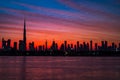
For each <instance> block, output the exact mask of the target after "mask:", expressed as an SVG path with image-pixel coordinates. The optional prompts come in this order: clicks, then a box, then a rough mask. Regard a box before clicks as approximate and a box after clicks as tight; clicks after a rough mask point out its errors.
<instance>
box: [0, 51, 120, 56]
mask: <svg viewBox="0 0 120 80" xmlns="http://www.w3.org/2000/svg"><path fill="white" fill-rule="evenodd" d="M0 56H120V51H80V52H75V51H24V52H20V51H0Z"/></svg>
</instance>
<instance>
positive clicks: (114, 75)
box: [0, 56, 120, 80]
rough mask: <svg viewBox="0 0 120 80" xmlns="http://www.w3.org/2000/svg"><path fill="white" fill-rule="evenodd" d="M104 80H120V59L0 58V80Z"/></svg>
mask: <svg viewBox="0 0 120 80" xmlns="http://www.w3.org/2000/svg"><path fill="white" fill-rule="evenodd" d="M107 79H108V80H120V57H48V56H47V57H40V56H38V57H37V56H31V57H30V56H27V57H23V56H20V57H19V56H17V57H15V56H1V57H0V80H107Z"/></svg>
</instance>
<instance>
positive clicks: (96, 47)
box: [95, 43, 98, 51]
mask: <svg viewBox="0 0 120 80" xmlns="http://www.w3.org/2000/svg"><path fill="white" fill-rule="evenodd" d="M97 50H98V44H97V43H95V51H97Z"/></svg>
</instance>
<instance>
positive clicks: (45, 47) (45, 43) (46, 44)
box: [45, 40, 48, 51]
mask: <svg viewBox="0 0 120 80" xmlns="http://www.w3.org/2000/svg"><path fill="white" fill-rule="evenodd" d="M47 45H48V43H47V40H46V42H45V50H46V51H47V49H48V47H47Z"/></svg>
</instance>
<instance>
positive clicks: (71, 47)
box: [2, 38, 120, 52]
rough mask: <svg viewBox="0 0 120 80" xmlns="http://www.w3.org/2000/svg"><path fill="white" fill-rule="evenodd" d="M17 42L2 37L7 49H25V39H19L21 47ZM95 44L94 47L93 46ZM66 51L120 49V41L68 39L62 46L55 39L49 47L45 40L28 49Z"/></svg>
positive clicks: (30, 44) (4, 47)
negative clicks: (70, 41) (42, 43)
mask: <svg viewBox="0 0 120 80" xmlns="http://www.w3.org/2000/svg"><path fill="white" fill-rule="evenodd" d="M17 45H18V44H17V42H14V45H13V47H11V39H8V40H4V38H2V49H3V50H5V51H10V50H12V49H14V50H18V51H25V49H26V48H25V44H24V41H23V40H19V47H17ZM93 46H94V47H93ZM59 50H60V51H64V52H66V51H67V52H70V51H74V52H80V51H120V43H119V45H118V46H117V45H116V44H115V43H114V42H113V43H112V44H111V45H110V46H108V42H107V41H101V45H98V44H97V43H95V44H93V41H92V40H91V41H90V42H89V43H88V42H83V43H80V42H79V41H77V42H76V44H68V43H67V41H64V42H63V43H62V44H61V46H60V47H58V44H57V43H56V42H55V41H52V45H51V46H50V47H49V48H48V42H47V41H46V42H45V45H40V46H38V47H35V45H34V42H30V43H29V49H28V50H27V51H59Z"/></svg>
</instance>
